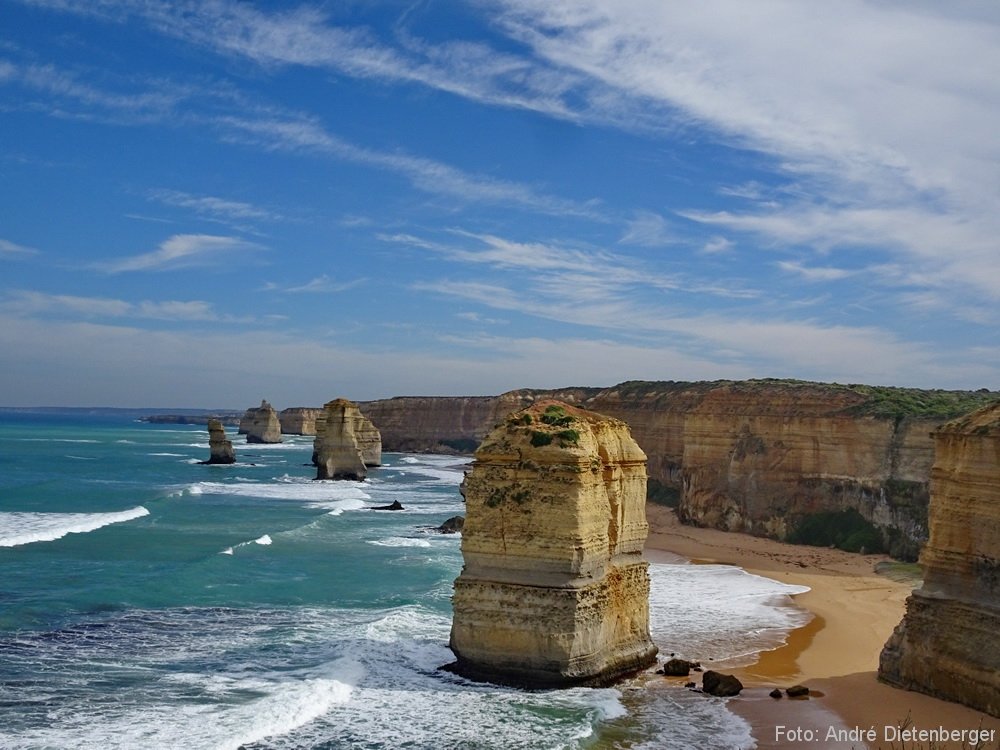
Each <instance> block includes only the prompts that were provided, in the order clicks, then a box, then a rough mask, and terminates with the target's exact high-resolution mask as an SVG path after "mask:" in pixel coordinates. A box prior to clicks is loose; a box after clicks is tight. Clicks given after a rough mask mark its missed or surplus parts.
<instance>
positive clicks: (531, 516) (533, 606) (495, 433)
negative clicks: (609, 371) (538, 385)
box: [449, 400, 656, 687]
mask: <svg viewBox="0 0 1000 750" xmlns="http://www.w3.org/2000/svg"><path fill="white" fill-rule="evenodd" d="M465 498H466V519H465V526H464V528H463V531H462V556H463V558H464V561H465V565H464V566H463V568H462V573H461V575H459V577H458V579H457V580H456V581H455V593H454V596H453V598H452V602H453V606H454V618H453V622H452V629H451V642H450V646H451V649H452V651H454V653H455V656H456V657H457V661H456V662H455V663H454V664H452V665H450V666H449V668H450V669H452V670H453V671H455V672H457V673H459V674H462V675H465V676H468V677H471V678H473V679H481V680H487V681H491V682H501V683H508V684H515V685H522V686H530V687H558V686H568V685H574V684H604V683H609V682H612V681H613V680H615V679H616V678H619V677H621V676H624V675H626V674H629V673H633V672H636V671H639V670H641V669H644V668H646V667H648V666H650V665H651V664H653V663H655V660H656V659H655V657H656V646H654V645H653V642H652V640H651V639H650V636H649V572H648V566H647V563H646V562H645V561H643V559H642V548H643V543H644V542H645V540H646V534H647V532H648V525H647V523H646V513H645V499H646V455H645V454H644V453H643V452H642V450H641V449H640V448H639V446H638V445H637V444H636V442H635V441H634V440H633V439H632V436H631V435H630V434H629V429H628V426H627V425H626V424H625V423H624V422H621V421H619V420H616V419H612V418H610V417H605V416H602V415H600V414H596V413H594V412H589V411H586V410H583V409H579V408H575V407H573V406H569V405H567V404H564V403H560V402H557V401H552V400H543V401H539V402H536V403H535V404H533V405H531V406H529V407H528V408H526V409H523V410H521V411H518V412H515V413H513V414H511V415H509V416H507V417H506V418H505V419H504V421H503V422H501V423H500V424H499V425H497V426H496V427H495V428H494V429H493V430H492V431H491V432H490V433H489V434H488V435H487V436H486V438H485V439H484V440H483V442H482V444H481V445H480V446H479V449H478V450H477V451H476V454H475V462H474V463H473V464H472V470H471V471H470V473H469V474H468V477H467V479H466V481H465Z"/></svg>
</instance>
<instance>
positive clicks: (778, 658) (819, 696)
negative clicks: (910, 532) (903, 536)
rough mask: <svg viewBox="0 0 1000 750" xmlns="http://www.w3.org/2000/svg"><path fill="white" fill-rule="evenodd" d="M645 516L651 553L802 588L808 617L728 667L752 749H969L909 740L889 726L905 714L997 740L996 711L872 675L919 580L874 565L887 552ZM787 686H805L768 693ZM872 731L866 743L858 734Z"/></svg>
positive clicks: (799, 599) (666, 512)
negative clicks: (780, 640) (788, 693)
mask: <svg viewBox="0 0 1000 750" xmlns="http://www.w3.org/2000/svg"><path fill="white" fill-rule="evenodd" d="M647 517H648V519H649V525H650V533H649V538H648V540H647V544H646V549H647V557H648V558H649V559H650V560H652V561H656V560H657V559H658V554H662V553H672V554H675V555H681V556H683V557H685V558H688V559H690V560H692V561H695V562H711V563H723V564H730V565H737V566H739V567H741V568H743V569H745V570H747V571H749V572H751V573H755V574H757V575H761V576H766V577H768V578H772V579H774V580H777V581H781V582H783V583H790V584H796V585H802V586H808V587H809V589H810V590H809V591H808V592H807V593H804V594H800V595H798V596H796V597H795V603H796V604H797V605H799V606H801V607H803V608H804V609H806V610H808V611H809V612H811V613H812V614H813V615H814V617H813V619H812V621H811V622H809V623H808V624H807V625H805V626H803V627H801V628H799V629H798V630H795V631H793V632H792V633H790V634H789V637H788V640H787V642H786V644H785V645H784V646H782V647H781V648H778V649H776V650H774V651H769V652H765V653H763V654H762V655H761V656H760V658H759V660H758V661H757V663H756V664H752V665H749V666H746V667H742V668H739V669H736V670H733V671H734V673H735V674H737V676H739V678H740V679H741V680H742V681H743V683H744V685H745V686H746V689H745V690H744V691H743V693H742V694H741V695H740V696H739V697H738V698H735V699H732V700H731V701H730V702H729V707H730V708H731V709H732V710H733V711H735V712H736V713H738V714H739V715H741V716H743V717H744V718H745V719H746V720H747V721H749V722H750V724H751V726H752V727H753V734H754V737H755V738H756V739H757V743H758V747H759V748H805V747H811V748H862V747H868V748H870V749H871V750H874V749H875V748H886V749H887V750H888V749H889V748H899V749H900V750H902V748H908V749H909V748H922V747H934V748H970V747H975V744H972V745H970V744H968V743H966V744H963V743H962V742H943V743H941V742H939V743H936V744H932V743H929V742H918V741H912V740H911V739H908V738H907V737H906V736H905V735H902V734H900V733H899V732H898V730H897V728H898V727H906V726H907V722H909V724H908V726H909V728H910V729H912V728H913V727H917V728H920V729H931V728H933V729H937V728H940V727H943V728H945V729H948V730H963V729H965V730H979V729H980V728H982V729H984V730H987V731H989V730H994V734H993V736H992V739H990V740H989V741H987V742H986V743H985V744H984V745H982V747H983V748H998V747H1000V719H996V718H993V717H990V716H987V715H986V714H982V713H980V712H978V711H974V710H972V709H970V708H966V707H964V706H960V705H957V704H954V703H949V702H947V701H942V700H938V699H935V698H931V697H930V696H926V695H923V694H921V693H915V692H911V691H907V690H899V689H897V688H893V687H890V686H888V685H885V684H883V683H881V682H879V681H878V680H877V679H876V671H877V669H878V658H879V653H880V652H881V650H882V646H883V645H884V644H885V641H886V639H887V638H888V637H889V635H890V634H891V633H892V630H893V628H895V627H896V625H897V624H898V623H899V621H900V619H901V618H902V616H903V611H904V602H905V600H906V597H907V596H908V595H909V593H910V591H911V590H912V588H913V587H914V586H915V585H919V581H917V580H915V579H914V578H912V577H910V578H907V577H906V576H896V577H889V576H887V575H882V574H878V573H876V572H875V566H876V564H878V563H880V562H884V561H887V560H888V559H889V558H887V557H885V556H882V555H857V554H851V553H847V552H842V551H840V550H836V549H825V548H818V547H804V546H798V545H791V544H784V543H782V542H776V541H772V540H769V539H760V538H757V537H752V536H749V535H746V534H732V533H727V532H722V531H716V530H713V529H699V528H694V527H690V526H684V525H681V524H680V523H679V522H678V521H677V518H676V515H675V514H674V512H673V510H671V509H668V508H665V507H662V506H656V505H652V504H650V505H648V506H647ZM896 578H898V580H896ZM795 684H803V685H806V686H808V687H809V688H810V691H811V694H810V698H809V699H808V700H804V699H799V700H790V699H788V698H782V699H781V700H775V699H773V698H771V697H769V696H768V693H769V692H770V691H771V690H772V689H773V688H774V687H779V688H785V687H789V686H791V685H795ZM870 730H874V732H875V734H874V736H875V740H874V741H871V740H870V736H871V735H869V736H863V735H862V734H861V733H862V732H866V733H867V732H869V731H870ZM838 740H839V741H838Z"/></svg>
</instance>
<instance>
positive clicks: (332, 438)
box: [315, 398, 368, 480]
mask: <svg viewBox="0 0 1000 750" xmlns="http://www.w3.org/2000/svg"><path fill="white" fill-rule="evenodd" d="M360 415H361V412H360V411H358V405H357V404H355V403H354V402H353V401H348V400H347V399H346V398H337V399H334V400H333V401H328V402H327V403H326V405H325V406H324V407H323V415H322V416H321V417H320V418H319V419H317V423H320V424H322V431H321V432H320V434H318V435H317V436H316V441H315V448H316V478H317V479H354V480H361V479H364V478H365V477H366V476H367V475H368V470H367V468H366V467H365V462H364V459H362V457H361V449H360V448H359V447H358V440H357V435H356V434H355V430H354V426H355V424H356V423H357V420H358V417H359V416H360Z"/></svg>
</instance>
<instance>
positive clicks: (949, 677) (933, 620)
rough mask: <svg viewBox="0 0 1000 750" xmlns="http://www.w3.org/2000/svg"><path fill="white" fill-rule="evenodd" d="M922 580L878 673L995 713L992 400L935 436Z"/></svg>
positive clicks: (996, 433) (997, 522)
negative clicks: (984, 406) (928, 527)
mask: <svg viewBox="0 0 1000 750" xmlns="http://www.w3.org/2000/svg"><path fill="white" fill-rule="evenodd" d="M934 446H935V460H934V468H933V470H932V472H931V503H930V514H929V515H930V539H929V541H928V543H927V546H926V547H925V548H924V550H923V553H922V554H921V564H922V566H923V568H924V583H923V586H922V587H921V588H919V589H917V590H916V591H914V592H913V595H912V596H911V597H910V598H909V599H908V600H907V606H906V614H905V616H904V617H903V621H902V622H901V623H900V624H899V626H898V627H897V628H896V630H895V632H894V633H893V634H892V636H891V637H890V639H889V641H888V642H887V643H886V646H885V649H884V650H883V651H882V656H881V659H880V661H879V677H880V678H881V679H882V680H884V681H886V682H888V683H891V684H894V685H898V686H900V687H904V688H908V689H911V690H917V691H920V692H924V693H929V694H930V695H934V696H937V697H940V698H945V699H946V700H951V701H956V702H958V703H964V704H965V705H968V706H972V707H973V708H976V709H978V710H980V711H983V712H985V713H988V714H991V715H992V716H1000V639H998V638H997V633H1000V404H994V405H992V406H989V407H986V408H984V409H981V410H979V411H977V412H975V413H974V414H971V415H969V416H967V417H965V418H962V419H959V420H955V421H953V422H950V423H948V424H946V425H944V426H943V427H941V428H940V429H939V430H938V431H937V432H936V433H935V434H934Z"/></svg>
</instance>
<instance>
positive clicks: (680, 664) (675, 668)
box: [658, 659, 698, 677]
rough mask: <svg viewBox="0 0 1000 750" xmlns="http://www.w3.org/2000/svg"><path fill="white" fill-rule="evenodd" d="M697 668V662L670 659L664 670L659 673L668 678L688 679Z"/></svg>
mask: <svg viewBox="0 0 1000 750" xmlns="http://www.w3.org/2000/svg"><path fill="white" fill-rule="evenodd" d="M696 666H698V663H697V662H693V661H688V660H687V659H670V660H669V661H667V662H666V663H665V664H664V665H663V669H660V670H658V671H659V673H660V674H662V675H666V676H667V677H687V676H688V674H690V672H691V670H692V669H694V668H695V667H696Z"/></svg>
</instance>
